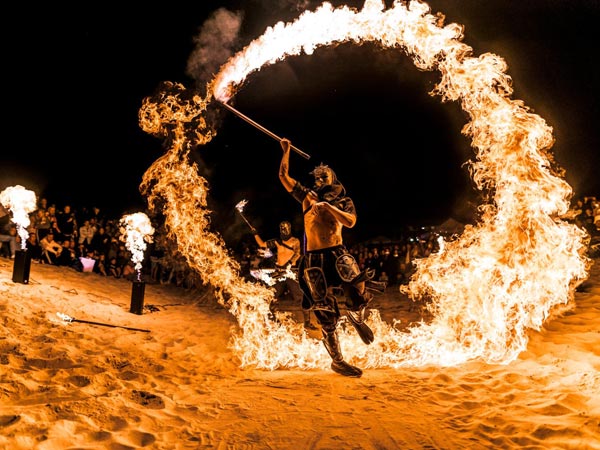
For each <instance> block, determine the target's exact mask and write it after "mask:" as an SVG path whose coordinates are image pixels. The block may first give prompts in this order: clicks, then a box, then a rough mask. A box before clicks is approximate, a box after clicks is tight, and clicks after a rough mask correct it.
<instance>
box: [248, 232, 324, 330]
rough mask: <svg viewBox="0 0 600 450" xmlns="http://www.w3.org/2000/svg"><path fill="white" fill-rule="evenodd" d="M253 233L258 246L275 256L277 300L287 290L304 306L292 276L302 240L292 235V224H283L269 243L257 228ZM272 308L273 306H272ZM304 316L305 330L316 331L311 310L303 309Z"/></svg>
mask: <svg viewBox="0 0 600 450" xmlns="http://www.w3.org/2000/svg"><path fill="white" fill-rule="evenodd" d="M251 231H252V234H253V235H254V240H255V241H256V243H257V244H258V246H259V247H260V248H262V249H269V250H270V251H271V253H272V254H273V255H274V256H275V272H274V274H273V277H272V278H273V279H274V280H275V284H273V286H272V287H273V289H275V300H278V299H279V298H281V297H282V296H283V294H285V292H286V290H287V291H289V293H290V295H291V296H292V298H293V299H294V302H297V303H298V304H302V296H303V294H302V290H301V289H300V285H299V284H298V280H297V279H296V278H295V277H293V276H291V275H292V274H293V271H292V269H297V262H298V259H299V258H300V255H301V254H302V252H301V249H300V239H298V238H297V237H295V236H293V235H292V224H291V223H290V222H288V221H287V220H284V221H283V222H281V223H280V224H279V238H275V239H269V240H267V241H264V240H263V239H262V238H261V237H260V235H259V234H258V231H257V230H256V229H255V228H252V230H251ZM272 307H273V305H271V308H272ZM271 313H273V309H271ZM302 314H303V316H304V328H306V329H307V330H316V329H317V327H315V326H314V325H313V324H312V323H311V322H310V310H309V309H304V308H302Z"/></svg>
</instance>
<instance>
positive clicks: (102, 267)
mask: <svg viewBox="0 0 600 450" xmlns="http://www.w3.org/2000/svg"><path fill="white" fill-rule="evenodd" d="M94 258H95V259H96V265H95V266H94V272H96V273H97V274H99V275H103V276H107V275H108V273H107V272H106V255H105V254H104V253H98V252H96V251H95V252H94Z"/></svg>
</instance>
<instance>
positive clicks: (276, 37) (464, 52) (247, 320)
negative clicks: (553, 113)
mask: <svg viewBox="0 0 600 450" xmlns="http://www.w3.org/2000/svg"><path fill="white" fill-rule="evenodd" d="M385 8H386V7H385V5H384V3H383V2H382V1H381V0H367V1H366V2H365V4H364V6H363V9H362V10H360V11H358V10H356V9H354V8H350V7H347V6H342V7H339V8H335V9H334V8H333V6H332V5H331V4H329V3H323V4H322V5H321V6H320V7H319V8H317V9H316V10H314V11H306V12H304V13H303V14H301V15H300V16H299V17H298V18H297V19H296V20H295V21H294V22H291V23H287V24H285V23H282V22H279V23H277V24H275V25H274V26H273V27H269V28H267V29H266V31H265V33H264V34H263V35H262V36H260V37H259V38H257V39H255V40H254V41H252V42H251V43H250V44H249V45H247V46H246V47H245V48H244V49H243V50H241V51H240V52H239V53H237V54H236V55H234V56H233V57H232V58H230V59H229V60H228V61H227V62H226V63H225V64H224V65H223V66H222V67H221V69H220V71H219V73H217V74H216V76H215V77H214V78H213V80H212V81H211V82H210V83H209V84H208V85H207V88H208V89H207V92H208V94H207V95H206V98H202V97H200V95H198V93H197V92H195V91H187V90H186V89H185V88H184V86H183V85H181V84H179V83H170V82H166V83H165V84H164V86H163V87H162V88H163V89H162V91H161V92H160V93H159V94H157V95H156V96H155V97H153V98H147V99H145V100H144V104H143V106H142V108H141V110H140V114H139V117H140V124H141V126H142V128H143V129H144V130H145V131H146V132H148V133H150V134H153V135H156V136H158V137H161V138H164V137H165V136H167V137H168V139H165V141H167V142H169V143H170V146H169V148H168V150H167V152H166V154H164V155H163V156H162V157H161V158H159V159H158V160H157V161H155V162H154V163H153V164H152V166H151V167H150V168H149V169H148V170H147V171H146V173H145V175H144V178H143V181H142V184H141V186H140V188H141V190H142V192H143V193H144V194H145V195H146V196H147V198H148V202H149V205H150V207H151V208H155V209H159V208H160V209H161V211H162V212H163V213H164V215H165V221H166V223H165V225H166V227H167V232H168V234H169V238H171V239H172V240H173V241H174V242H176V244H177V246H178V248H179V250H180V251H181V253H182V254H183V255H185V257H186V258H187V261H188V263H189V265H190V267H191V268H192V269H194V270H196V271H197V272H198V273H200V274H201V276H202V278H203V280H204V281H205V282H207V283H210V285H212V286H213V287H214V288H215V289H214V291H215V293H216V295H217V296H218V301H219V302H220V303H221V304H223V305H225V306H226V307H227V308H228V310H229V311H230V312H231V314H232V315H233V316H235V318H236V320H237V323H238V331H237V332H236V333H235V334H234V335H233V336H232V342H231V347H232V350H233V351H234V353H235V354H236V356H237V357H239V359H240V364H241V366H242V367H245V366H253V367H258V368H267V369H276V368H280V367H299V368H313V367H318V368H328V367H329V364H330V362H331V360H330V358H329V356H328V355H327V354H326V352H325V349H324V346H323V345H322V344H321V342H320V341H318V340H315V339H312V338H310V337H309V336H307V335H306V334H305V333H304V332H303V330H302V327H301V326H298V324H297V323H296V322H295V321H293V320H292V319H290V318H289V317H288V316H287V315H285V314H282V313H278V314H279V315H278V319H279V320H278V321H277V323H275V322H274V321H271V320H269V319H268V313H269V310H268V304H269V302H270V299H272V292H271V290H270V289H268V288H266V287H265V286H263V285H261V284H260V283H253V282H250V281H246V280H244V279H243V278H242V277H241V276H240V267H239V264H238V262H236V261H235V260H234V259H233V258H231V257H230V254H229V251H228V250H227V249H226V247H225V244H224V242H223V240H222V239H221V237H220V236H219V235H217V234H215V233H213V232H211V231H209V224H210V211H209V210H208V209H207V201H206V200H207V192H208V189H207V188H208V182H207V181H206V179H204V178H202V177H201V176H199V175H198V172H199V171H198V167H197V165H196V163H190V161H189V159H188V153H189V151H190V150H191V149H193V148H196V147H198V146H201V145H204V144H206V143H208V142H209V141H210V140H211V139H212V138H213V137H214V135H215V134H216V130H214V129H212V128H211V127H210V126H209V125H208V124H207V121H206V119H205V117H204V115H205V114H204V113H205V112H206V110H207V107H208V105H209V104H210V102H211V101H213V96H214V98H215V99H216V100H218V101H221V102H226V101H228V100H230V99H231V98H232V97H233V96H234V95H235V93H236V89H238V88H239V87H240V86H241V85H242V84H243V82H244V80H246V78H247V77H248V76H249V75H250V74H251V73H253V72H255V71H258V70H260V69H261V68H262V67H263V66H266V65H269V64H274V63H276V62H278V61H281V60H283V59H284V58H286V57H289V56H293V55H299V54H300V53H305V54H309V55H310V54H312V53H313V52H314V51H315V50H316V49H317V48H318V47H321V46H328V45H337V44H339V43H342V42H350V43H356V44H361V43H363V42H367V41H371V42H377V43H379V44H380V45H381V46H382V47H390V48H397V49H399V50H402V52H403V53H404V54H405V55H406V56H408V57H409V58H411V59H412V61H413V62H414V64H415V65H416V66H417V67H418V68H419V69H420V70H423V71H425V70H426V71H433V70H437V71H438V72H439V74H440V79H439V83H438V84H437V85H436V86H435V88H434V89H433V91H432V92H431V95H435V96H439V97H440V99H441V101H442V102H446V101H456V102H457V103H458V104H459V105H460V106H461V107H462V109H463V110H464V111H465V112H466V113H467V115H468V118H469V122H468V123H467V124H466V125H465V126H464V128H463V133H464V134H465V135H467V136H469V137H470V138H471V139H472V147H473V149H474V151H475V158H474V160H472V161H469V162H468V164H467V166H468V168H469V171H470V174H471V177H472V179H473V181H474V184H475V186H476V187H477V189H478V190H481V191H484V192H486V193H489V194H488V196H487V198H486V202H487V203H485V204H482V205H480V206H479V210H480V218H479V220H478V223H477V224H476V225H470V226H467V227H466V229H465V231H464V233H463V234H462V235H461V236H459V237H458V238H457V239H456V240H453V241H449V242H445V243H444V245H443V246H442V248H443V250H442V251H440V252H438V253H436V254H433V255H431V256H430V257H428V258H426V259H420V260H418V261H417V267H416V272H415V274H414V275H413V276H412V278H411V280H410V283H409V284H408V286H407V287H406V292H407V293H408V294H409V295H410V296H411V297H412V298H413V299H415V300H419V299H425V300H427V305H428V309H429V311H430V313H431V315H432V319H431V321H429V322H428V323H419V324H416V325H414V326H411V327H410V328H409V329H407V330H406V331H399V330H398V329H397V328H395V326H394V324H388V323H386V322H383V321H382V320H381V316H380V314H379V312H378V311H376V310H372V311H371V313H370V315H369V318H368V320H367V322H368V323H369V325H370V326H371V328H372V329H373V330H374V332H375V342H374V343H373V344H372V345H370V346H366V345H364V344H363V343H362V341H361V340H360V338H359V337H358V335H357V334H356V333H355V332H354V330H353V328H352V327H343V328H344V329H343V332H342V333H341V335H340V342H341V346H342V348H343V353H344V355H345V356H346V357H347V360H348V361H349V362H350V363H352V364H357V365H359V366H360V367H406V366H422V365H429V364H435V365H440V366H449V365H456V364H461V363H464V362H466V361H469V360H473V359H479V360H483V361H486V362H490V363H502V364H507V363H509V362H511V361H513V360H514V359H515V358H516V357H517V356H518V355H519V353H520V352H522V351H523V350H525V349H526V346H527V340H528V338H527V331H528V330H529V329H536V330H539V329H540V327H541V326H542V324H543V322H544V321H545V320H546V319H547V318H548V317H549V315H550V314H551V313H552V312H554V311H555V310H559V309H562V310H564V309H566V308H568V307H572V306H573V298H574V293H575V288H576V287H577V286H578V285H579V284H580V283H582V282H583V281H584V280H585V279H586V278H587V276H588V269H589V267H590V260H589V259H588V258H587V257H586V256H585V251H586V239H587V235H586V233H585V231H583V230H582V229H580V228H578V227H576V226H575V225H572V224H569V223H567V222H565V221H563V220H562V219H561V216H562V215H563V214H565V213H566V212H567V210H568V207H569V201H570V199H571V197H572V194H573V193H572V189H571V187H570V186H569V185H568V184H567V183H566V182H565V181H564V179H563V175H564V171H563V170H561V169H560V168H558V167H556V165H555V163H554V161H553V157H552V155H551V153H550V152H549V150H550V148H551V147H552V145H553V143H554V138H553V136H552V129H551V128H550V127H549V126H548V125H547V124H546V122H545V121H544V120H543V119H542V118H541V117H539V116H538V115H536V114H533V113H532V112H531V111H530V110H529V109H528V108H527V107H526V106H525V105H524V104H523V102H522V101H520V100H512V99H511V98H510V97H511V95H512V93H513V91H512V87H511V78H510V77H509V76H508V75H507V74H506V73H505V72H506V70H507V65H506V63H505V61H504V60H503V59H502V58H501V57H499V56H497V55H494V54H491V53H484V54H482V55H479V56H478V57H474V56H472V48H471V47H469V46H467V45H466V44H464V43H462V42H461V41H462V39H463V27H462V26H461V25H458V24H448V25H444V18H443V16H442V15H440V14H437V15H433V14H431V11H430V7H429V6H428V5H427V4H426V3H422V2H420V1H417V0H413V1H411V2H409V3H408V5H405V4H403V3H401V2H396V3H395V4H394V6H393V7H392V8H389V9H385ZM400 56H404V55H402V54H400ZM365 82H368V80H365ZM357 87H359V86H357Z"/></svg>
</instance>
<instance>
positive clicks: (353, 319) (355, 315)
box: [346, 306, 375, 345]
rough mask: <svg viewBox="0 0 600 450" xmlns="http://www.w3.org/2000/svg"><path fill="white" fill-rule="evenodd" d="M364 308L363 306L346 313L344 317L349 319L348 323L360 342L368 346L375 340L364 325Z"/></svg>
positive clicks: (369, 329)
mask: <svg viewBox="0 0 600 450" xmlns="http://www.w3.org/2000/svg"><path fill="white" fill-rule="evenodd" d="M366 310H367V307H366V306H363V307H362V308H360V309H359V310H358V311H347V312H346V315H347V316H348V319H350V323H351V324H352V325H353V326H354V329H355V330H356V332H357V333H358V335H359V336H360V338H361V339H362V341H363V342H364V343H365V344H367V345H369V344H371V343H372V342H373V341H374V340H375V336H374V335H373V330H371V328H369V325H367V324H366V323H365V311H366Z"/></svg>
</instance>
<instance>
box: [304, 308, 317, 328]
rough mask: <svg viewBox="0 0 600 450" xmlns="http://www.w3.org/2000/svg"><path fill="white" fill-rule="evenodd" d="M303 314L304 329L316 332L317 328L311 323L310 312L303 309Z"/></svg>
mask: <svg viewBox="0 0 600 450" xmlns="http://www.w3.org/2000/svg"><path fill="white" fill-rule="evenodd" d="M302 314H304V328H306V329H307V330H316V329H317V327H315V326H314V325H313V324H312V323H311V322H310V311H309V310H307V309H303V310H302Z"/></svg>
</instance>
